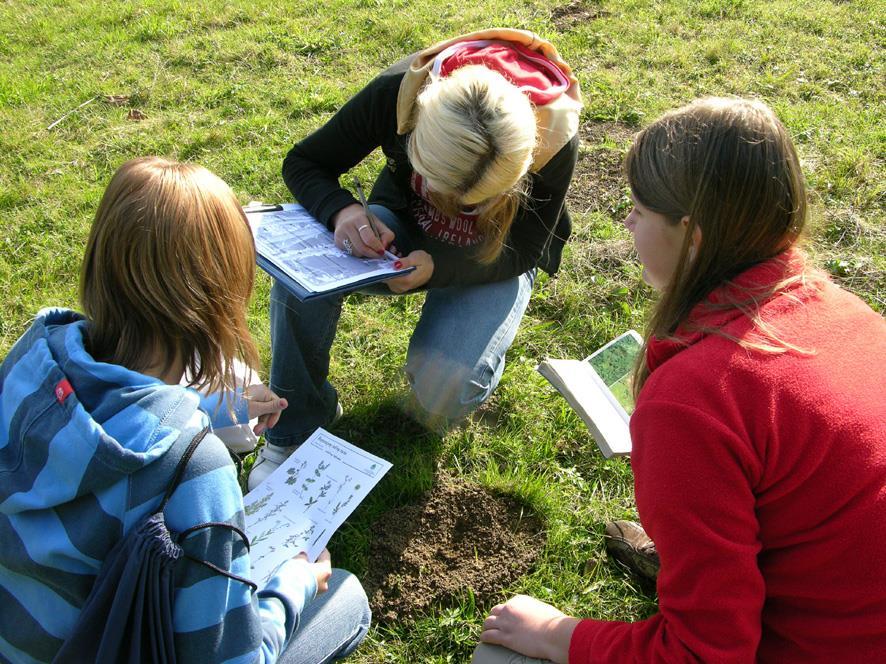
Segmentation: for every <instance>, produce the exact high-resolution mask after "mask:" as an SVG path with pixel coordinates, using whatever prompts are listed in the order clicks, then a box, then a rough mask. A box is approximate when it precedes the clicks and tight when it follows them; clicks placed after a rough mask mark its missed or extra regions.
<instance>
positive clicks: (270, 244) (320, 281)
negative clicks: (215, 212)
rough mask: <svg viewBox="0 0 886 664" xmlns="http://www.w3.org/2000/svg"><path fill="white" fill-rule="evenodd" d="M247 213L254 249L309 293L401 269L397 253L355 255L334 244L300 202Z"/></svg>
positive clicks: (379, 276) (327, 233)
mask: <svg viewBox="0 0 886 664" xmlns="http://www.w3.org/2000/svg"><path fill="white" fill-rule="evenodd" d="M282 208H283V209H282V210H280V211H272V212H261V213H253V214H249V215H247V217H248V219H249V224H250V226H251V227H252V234H253V237H254V238H255V249H256V251H257V252H258V254H259V255H260V256H261V257H263V258H264V259H265V260H267V261H269V262H270V263H272V264H273V265H274V266H275V267H276V268H277V269H278V270H280V271H282V272H283V273H284V274H285V275H286V276H288V277H289V278H291V279H293V280H295V281H296V282H297V283H298V284H300V285H301V286H302V287H303V288H304V289H305V290H306V291H308V292H310V293H322V292H326V291H334V290H336V289H340V288H342V287H345V286H348V285H350V284H362V283H366V282H371V281H373V280H379V279H389V278H391V277H392V276H395V275H397V274H400V273H402V272H404V270H402V269H400V270H397V269H395V268H394V261H396V260H397V257H396V256H394V255H393V254H391V253H386V254H385V256H384V257H383V258H357V257H356V256H351V255H349V254H347V253H345V252H344V251H342V250H341V249H339V248H338V247H336V246H335V241H334V240H333V236H332V233H331V232H330V231H329V230H328V229H327V228H326V227H325V226H324V225H323V224H321V223H320V222H319V221H317V220H316V219H314V217H312V216H311V215H310V214H309V213H308V211H307V210H305V209H304V208H303V207H302V206H301V205H298V204H292V203H287V204H284V205H282Z"/></svg>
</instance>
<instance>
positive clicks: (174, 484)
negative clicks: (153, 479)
mask: <svg viewBox="0 0 886 664" xmlns="http://www.w3.org/2000/svg"><path fill="white" fill-rule="evenodd" d="M208 433H209V427H208V426H207V427H204V428H203V429H201V430H200V431H199V432H198V433H197V435H196V436H194V437H193V438H192V439H191V442H190V443H189V444H188V449H186V450H185V453H184V454H183V455H182V458H181V459H179V462H178V465H177V466H176V467H175V474H174V475H173V476H172V481H171V482H170V483H169V486H168V487H166V493H165V494H163V500H161V501H160V507H158V508H157V511H158V512H162V511H163V510H165V509H166V503H168V502H169V499H170V498H171V497H172V494H173V492H175V490H176V489H177V488H178V485H179V483H180V482H181V481H182V476H183V475H184V474H185V468H187V466H188V461H190V460H191V457H192V456H194V452H195V451H196V450H197V446H198V445H199V444H200V443H202V442H203V439H204V438H206V434H208Z"/></svg>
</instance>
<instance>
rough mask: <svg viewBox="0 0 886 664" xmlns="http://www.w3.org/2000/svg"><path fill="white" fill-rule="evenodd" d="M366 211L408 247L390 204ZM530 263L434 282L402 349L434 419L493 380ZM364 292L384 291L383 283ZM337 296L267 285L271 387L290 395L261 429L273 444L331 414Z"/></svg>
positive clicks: (480, 396)
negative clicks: (496, 274)
mask: <svg viewBox="0 0 886 664" xmlns="http://www.w3.org/2000/svg"><path fill="white" fill-rule="evenodd" d="M371 208H372V211H373V212H374V213H375V214H376V216H378V217H379V218H380V219H381V220H382V221H383V222H384V223H385V224H386V225H387V226H388V228H390V229H391V230H392V231H393V232H394V234H395V235H396V240H395V244H396V245H397V248H398V249H400V251H401V252H402V253H403V255H406V254H407V253H409V251H410V250H411V244H412V242H411V240H410V237H409V233H408V231H407V230H406V229H405V228H404V226H403V224H402V223H401V222H400V220H399V219H398V218H397V216H396V215H394V214H393V213H392V212H391V211H390V210H388V209H386V208H384V207H381V206H378V205H373V206H371ZM534 281H535V270H534V269H533V270H530V271H529V272H526V273H525V274H522V275H520V276H518V277H513V278H511V279H507V280H505V281H499V282H495V283H489V284H479V285H476V286H453V287H449V288H433V289H430V290H429V291H428V292H427V297H426V299H425V303H424V306H423V307H422V312H421V318H420V319H419V322H418V325H416V327H415V330H414V331H413V333H412V338H411V339H410V341H409V349H408V351H407V355H406V367H405V371H406V377H407V379H408V380H409V384H410V386H411V388H412V392H413V394H414V396H415V399H416V401H417V402H418V405H419V406H421V408H422V409H423V410H424V411H425V413H426V414H427V415H428V416H430V418H431V419H433V420H435V421H441V420H442V421H447V422H454V421H458V420H461V419H463V418H465V417H466V416H467V415H469V414H470V413H471V412H472V411H473V410H474V409H475V408H477V407H478V406H479V405H480V404H482V403H483V402H484V401H485V400H486V399H488V398H489V396H490V395H491V394H492V391H493V390H494V389H495V387H496V386H497V385H498V381H499V380H500V379H501V375H502V372H503V371H504V367H505V353H506V352H507V350H508V348H509V347H510V346H511V343H513V341H514V337H515V336H516V334H517V328H518V327H519V325H520V321H521V320H522V318H523V313H524V312H525V311H526V306H527V305H528V304H529V296H530V295H531V294H532V284H533V282H534ZM362 292H365V293H371V294H388V295H390V294H391V293H390V291H389V290H388V288H387V287H386V286H385V285H384V284H377V285H374V287H370V288H368V289H365V290H363V291H362ZM343 302H344V297H343V296H332V297H327V298H323V299H319V300H311V301H308V302H300V301H299V300H298V298H296V297H295V296H294V295H292V294H291V293H290V292H289V291H287V290H286V289H285V288H284V287H283V286H282V285H280V284H279V283H278V282H275V283H274V286H273V289H272V290H271V350H272V353H273V356H272V360H271V381H270V382H271V389H272V390H273V391H274V392H275V393H276V394H278V395H279V396H281V397H284V398H286V399H287V401H289V407H288V408H287V409H286V410H284V411H283V413H282V415H281V417H280V421H279V422H278V423H277V425H276V426H275V427H274V428H273V429H272V430H271V431H269V432H268V433H267V434H266V439H267V441H268V442H269V443H270V444H272V445H281V446H288V445H296V444H299V443H302V442H303V441H304V440H305V438H307V437H308V436H309V435H310V434H311V433H313V431H314V430H315V429H316V428H317V427H321V426H326V425H328V424H329V423H330V422H331V421H332V418H333V416H334V414H335V409H336V404H337V402H338V394H337V393H336V391H335V388H333V387H332V385H330V384H329V381H328V380H327V377H328V375H329V350H330V348H331V347H332V342H333V340H334V338H335V331H336V327H337V326H338V320H339V317H340V316H341V309H342V303H343Z"/></svg>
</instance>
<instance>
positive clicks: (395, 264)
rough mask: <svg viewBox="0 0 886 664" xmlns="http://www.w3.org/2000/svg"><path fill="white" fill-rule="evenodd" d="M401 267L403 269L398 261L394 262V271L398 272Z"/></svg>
mask: <svg viewBox="0 0 886 664" xmlns="http://www.w3.org/2000/svg"><path fill="white" fill-rule="evenodd" d="M401 267H403V263H401V262H400V261H395V262H394V269H395V270H399V269H400V268H401Z"/></svg>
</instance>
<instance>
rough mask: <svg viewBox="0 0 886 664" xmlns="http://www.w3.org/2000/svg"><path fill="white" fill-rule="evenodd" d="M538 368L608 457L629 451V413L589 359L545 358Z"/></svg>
mask: <svg viewBox="0 0 886 664" xmlns="http://www.w3.org/2000/svg"><path fill="white" fill-rule="evenodd" d="M538 371H539V372H540V373H541V374H542V375H543V376H544V377H545V378H547V379H548V380H549V381H550V382H551V384H552V385H553V386H554V387H555V388H557V390H558V391H559V392H560V393H561V394H562V395H563V396H564V397H566V400H567V401H568V402H569V405H570V406H572V408H573V409H574V410H575V412H577V413H578V414H579V416H580V417H581V418H582V420H584V422H585V424H586V425H587V426H588V429H590V430H591V433H592V434H593V435H594V439H595V440H596V441H597V445H598V446H599V447H600V451H601V452H603V455H604V456H605V457H607V458H608V457H611V456H613V455H616V454H629V453H630V451H631V434H630V431H629V430H628V417H627V415H626V414H625V412H624V410H623V409H622V408H621V407H620V406H619V405H618V402H617V401H616V400H615V398H614V397H613V396H612V395H611V393H610V392H609V390H608V389H607V388H606V385H605V384H604V383H603V381H602V380H600V377H599V376H598V375H597V374H596V372H595V371H594V370H593V368H592V367H591V365H590V364H589V363H588V362H586V361H584V360H545V361H544V362H542V363H541V364H540V365H539V367H538Z"/></svg>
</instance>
